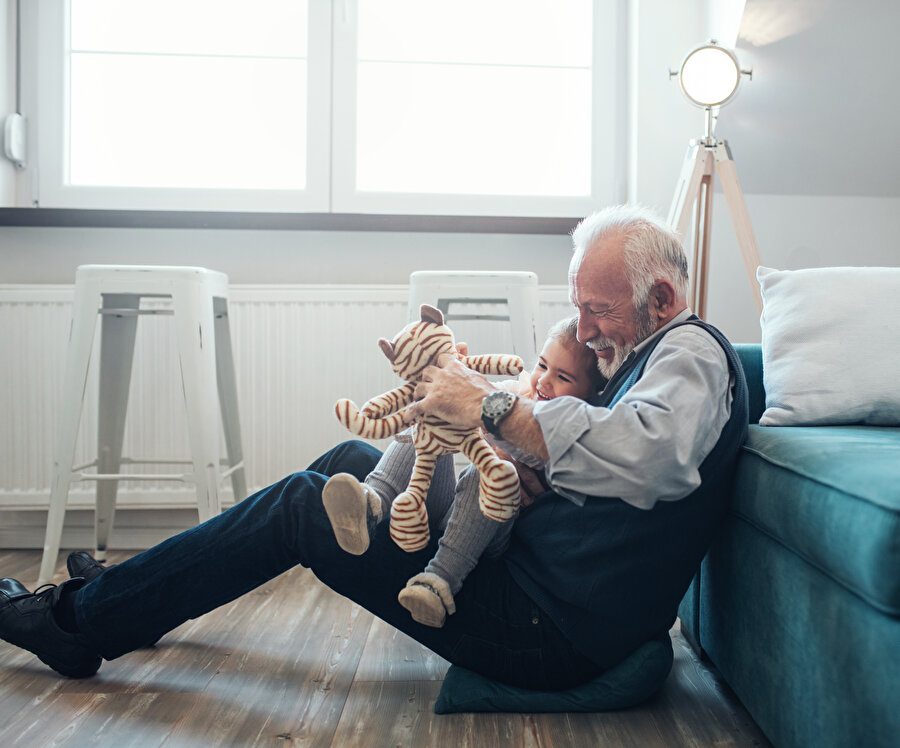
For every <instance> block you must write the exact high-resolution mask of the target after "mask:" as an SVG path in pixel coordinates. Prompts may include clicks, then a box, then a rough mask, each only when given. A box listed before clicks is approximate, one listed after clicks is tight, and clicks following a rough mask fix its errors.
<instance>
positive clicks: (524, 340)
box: [507, 286, 540, 368]
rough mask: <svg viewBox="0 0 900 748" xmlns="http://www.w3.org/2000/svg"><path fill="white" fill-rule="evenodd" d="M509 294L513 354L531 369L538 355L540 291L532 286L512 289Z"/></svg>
mask: <svg viewBox="0 0 900 748" xmlns="http://www.w3.org/2000/svg"><path fill="white" fill-rule="evenodd" d="M507 294H508V296H507V304H508V306H509V324H510V328H511V330H512V342H513V353H515V354H516V355H517V356H521V357H522V359H523V360H524V361H525V367H526V368H531V367H532V366H534V364H535V362H536V361H537V354H538V340H537V327H538V312H539V304H540V299H539V297H538V289H537V288H536V287H531V286H525V287H510V288H509V290H508V291H507Z"/></svg>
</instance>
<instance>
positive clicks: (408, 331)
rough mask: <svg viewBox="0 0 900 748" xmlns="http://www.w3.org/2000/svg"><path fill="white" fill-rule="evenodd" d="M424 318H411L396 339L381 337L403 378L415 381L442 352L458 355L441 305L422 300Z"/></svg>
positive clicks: (385, 350) (394, 365)
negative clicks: (433, 304)
mask: <svg viewBox="0 0 900 748" xmlns="http://www.w3.org/2000/svg"><path fill="white" fill-rule="evenodd" d="M419 314H420V317H421V319H420V320H419V321H418V322H410V323H409V324H408V325H407V326H406V327H404V328H403V329H402V330H401V331H400V332H399V333H397V336H396V337H395V338H394V340H393V341H387V340H385V339H384V338H382V339H381V340H379V341H378V345H379V346H380V347H381V350H382V351H384V355H385V356H387V358H388V360H389V361H390V362H391V368H392V369H393V370H394V373H395V374H396V375H397V376H398V377H400V378H401V379H404V380H406V381H407V382H409V381H416V380H417V379H418V378H419V377H420V376H421V374H422V371H423V370H424V369H425V367H426V366H430V365H431V364H437V359H438V356H440V355H441V354H442V353H450V354H452V355H456V346H455V341H454V339H453V333H452V332H450V328H449V327H445V326H444V315H443V314H441V311H440V310H439V309H435V308H434V307H433V306H428V304H422V308H421V309H420V311H419Z"/></svg>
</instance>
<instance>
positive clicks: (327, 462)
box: [308, 439, 381, 481]
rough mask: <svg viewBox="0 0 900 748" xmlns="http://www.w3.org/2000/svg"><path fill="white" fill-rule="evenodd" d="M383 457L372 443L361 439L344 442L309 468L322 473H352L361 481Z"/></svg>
mask: <svg viewBox="0 0 900 748" xmlns="http://www.w3.org/2000/svg"><path fill="white" fill-rule="evenodd" d="M380 458H381V452H379V451H378V450H377V449H376V448H375V447H373V446H372V445H371V444H368V443H366V442H364V441H361V440H359V439H351V440H350V441H346V442H342V443H341V444H338V445H337V446H336V447H334V448H333V449H330V450H329V451H328V452H326V453H325V454H324V455H322V456H321V457H319V458H318V459H317V460H315V461H314V462H313V463H312V464H311V465H310V466H309V468H308V470H312V471H314V472H316V473H321V474H322V475H328V476H331V475H335V474H337V473H350V475H352V476H353V477H354V478H356V479H357V480H359V481H363V480H365V477H366V476H367V475H368V474H369V473H370V472H372V470H373V468H374V467H375V466H376V465H377V464H378V460H379V459H380Z"/></svg>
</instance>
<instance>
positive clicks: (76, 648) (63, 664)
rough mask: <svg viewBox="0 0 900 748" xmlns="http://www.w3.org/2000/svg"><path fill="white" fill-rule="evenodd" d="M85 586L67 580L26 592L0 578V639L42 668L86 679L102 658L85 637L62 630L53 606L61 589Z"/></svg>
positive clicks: (8, 580) (16, 584) (82, 581)
mask: <svg viewBox="0 0 900 748" xmlns="http://www.w3.org/2000/svg"><path fill="white" fill-rule="evenodd" d="M85 584H87V582H85V581H84V580H83V579H70V580H68V581H67V582H63V583H62V584H61V585H59V586H58V587H57V586H56V585H55V584H45V585H43V586H41V587H39V588H38V589H36V590H35V591H34V593H31V592H29V591H28V590H27V589H26V588H25V587H24V586H23V585H22V583H21V582H17V581H16V580H15V579H0V639H4V640H5V641H8V642H9V643H10V644H15V645H16V646H17V647H21V648H22V649H27V650H28V651H29V652H31V653H33V654H35V655H37V657H38V659H39V660H40V661H41V662H43V663H44V664H45V665H49V666H50V667H52V668H53V669H54V670H55V671H56V672H57V673H60V674H61V675H65V676H67V677H69V678H89V677H90V676H92V675H93V674H94V673H96V672H97V670H99V669H100V663H101V662H102V659H103V658H102V657H100V655H98V654H97V653H96V652H93V651H91V650H90V649H89V648H88V646H87V645H86V643H85V641H84V638H83V637H81V636H79V635H78V634H70V633H68V632H67V631H63V630H62V629H61V628H60V627H59V626H58V625H57V623H56V619H55V618H54V617H53V606H54V605H56V603H57V602H58V601H59V598H60V595H61V594H62V592H63V590H64V589H69V590H77V589H79V588H80V587H82V586H84V585H85Z"/></svg>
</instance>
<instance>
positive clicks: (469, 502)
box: [425, 465, 515, 595]
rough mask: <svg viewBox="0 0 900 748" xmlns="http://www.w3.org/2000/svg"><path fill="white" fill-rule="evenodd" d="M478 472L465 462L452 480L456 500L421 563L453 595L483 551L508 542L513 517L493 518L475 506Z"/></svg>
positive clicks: (494, 551)
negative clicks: (427, 558) (435, 548)
mask: <svg viewBox="0 0 900 748" xmlns="http://www.w3.org/2000/svg"><path fill="white" fill-rule="evenodd" d="M478 480H479V474H478V471H477V470H476V469H475V467H474V466H473V465H469V466H468V467H467V468H466V469H465V470H464V471H463V473H462V475H461V476H460V477H459V480H458V481H457V484H456V500H455V501H454V503H453V508H452V510H451V512H450V517H449V521H448V522H447V528H446V529H445V530H444V533H443V535H441V539H440V544H439V547H438V551H437V553H436V554H435V555H434V558H432V559H431V561H429V562H428V566H426V567H425V571H426V572H430V573H432V574H437V575H438V576H439V577H441V578H443V579H444V580H445V581H446V582H447V584H449V585H450V591H451V592H452V593H453V594H454V595H455V594H456V593H457V592H459V590H460V588H461V587H462V584H463V580H464V579H465V578H466V577H467V576H468V575H469V573H470V572H471V571H472V569H474V568H475V565H476V564H477V563H478V560H479V559H480V558H481V557H482V556H483V555H490V556H495V555H498V554H499V553H501V552H502V551H503V549H504V548H506V546H507V545H508V543H509V535H510V532H511V531H512V525H513V522H514V521H515V518H513V519H510V520H508V521H506V522H496V521H494V520H492V519H488V518H487V517H485V516H484V515H483V514H482V513H481V508H480V507H479V506H478Z"/></svg>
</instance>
